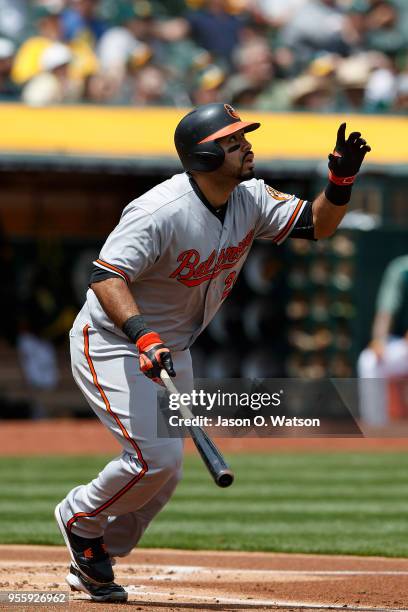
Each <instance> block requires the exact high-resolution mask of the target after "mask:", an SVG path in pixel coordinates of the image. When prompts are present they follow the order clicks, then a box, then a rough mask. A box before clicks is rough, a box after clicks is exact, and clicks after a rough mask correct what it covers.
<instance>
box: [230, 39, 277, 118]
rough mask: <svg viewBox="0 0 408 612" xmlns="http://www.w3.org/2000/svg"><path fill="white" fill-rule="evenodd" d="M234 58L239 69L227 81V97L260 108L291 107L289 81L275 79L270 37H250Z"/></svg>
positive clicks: (236, 102)
mask: <svg viewBox="0 0 408 612" xmlns="http://www.w3.org/2000/svg"><path fill="white" fill-rule="evenodd" d="M233 58H234V64H235V65H236V67H237V72H236V73H235V74H233V75H232V76H231V77H230V78H229V79H228V81H227V83H226V84H225V88H224V92H223V93H224V96H225V98H226V99H228V100H230V102H231V103H232V102H233V103H234V104H238V102H239V103H240V105H242V106H244V105H245V106H246V107H251V108H257V109H260V110H269V111H283V110H288V108H289V97H288V84H287V83H286V82H283V81H280V80H277V79H275V67H274V62H273V55H272V52H271V50H270V48H269V45H268V43H267V42H266V40H264V39H263V38H260V37H258V38H254V39H250V40H249V41H248V42H247V43H244V44H242V45H240V46H239V47H238V48H237V50H236V51H235V53H234V56H233Z"/></svg>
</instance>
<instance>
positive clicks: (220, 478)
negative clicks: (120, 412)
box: [160, 370, 234, 488]
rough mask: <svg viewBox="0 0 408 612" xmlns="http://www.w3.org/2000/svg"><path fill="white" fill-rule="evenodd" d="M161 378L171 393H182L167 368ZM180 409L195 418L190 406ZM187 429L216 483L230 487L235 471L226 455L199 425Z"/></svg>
mask: <svg viewBox="0 0 408 612" xmlns="http://www.w3.org/2000/svg"><path fill="white" fill-rule="evenodd" d="M160 378H161V379H162V381H163V383H164V385H165V387H166V389H167V392H168V393H169V394H170V393H175V394H177V395H180V393H179V392H178V391H177V388H176V386H175V384H174V383H173V381H172V380H171V378H170V376H169V375H168V374H167V372H166V370H162V371H161V373H160ZM179 410H180V413H181V416H182V417H183V419H193V418H194V414H193V413H192V412H191V410H190V408H188V406H183V405H180V407H179ZM187 429H188V430H189V432H190V436H191V437H192V439H193V442H194V444H195V445H196V448H197V450H198V452H199V453H200V455H201V458H202V460H203V461H204V463H205V465H206V467H207V469H208V471H209V472H210V474H211V476H212V477H213V478H214V481H215V484H216V485H218V486H219V487H223V488H225V487H229V486H230V485H231V484H232V483H233V481H234V473H233V472H232V471H231V470H230V468H229V467H228V465H227V463H226V462H225V459H224V457H223V456H222V454H221V453H220V451H219V450H218V448H217V447H216V446H215V444H214V442H213V441H212V440H211V438H210V436H208V435H207V434H206V433H205V431H204V430H203V429H202V428H201V427H199V426H198V425H189V426H187Z"/></svg>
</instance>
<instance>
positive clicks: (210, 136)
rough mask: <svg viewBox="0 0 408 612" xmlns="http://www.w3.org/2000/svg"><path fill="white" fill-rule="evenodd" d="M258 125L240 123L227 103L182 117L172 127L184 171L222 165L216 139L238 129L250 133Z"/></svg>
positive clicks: (215, 167) (209, 105)
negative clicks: (175, 125) (174, 128)
mask: <svg viewBox="0 0 408 612" xmlns="http://www.w3.org/2000/svg"><path fill="white" fill-rule="evenodd" d="M260 125H261V124H260V123H254V122H248V121H241V118H240V117H239V115H238V114H237V113H236V111H235V110H234V109H233V108H232V106H230V105H229V104H218V103H214V104H204V105H203V106H198V107H197V108H195V109H194V110H193V111H191V112H190V113H188V114H187V115H185V117H183V119H182V120H181V121H180V123H179V124H178V126H177V127H176V131H175V133H174V144H175V145H176V149H177V153H178V155H179V157H180V160H181V163H182V164H183V167H184V170H187V171H189V170H197V171H199V172H211V171H213V170H217V169H218V168H219V167H220V166H222V164H223V162H224V157H225V153H224V151H223V149H222V147H221V146H220V145H219V144H218V142H217V139H218V138H223V137H224V136H229V135H230V134H233V133H234V132H237V131H238V130H242V129H244V130H245V132H252V130H256V129H258V128H259V126H260Z"/></svg>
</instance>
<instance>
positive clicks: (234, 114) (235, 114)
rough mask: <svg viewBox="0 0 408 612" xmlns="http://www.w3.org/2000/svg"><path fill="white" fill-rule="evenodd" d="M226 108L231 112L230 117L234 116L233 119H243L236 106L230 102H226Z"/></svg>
mask: <svg viewBox="0 0 408 612" xmlns="http://www.w3.org/2000/svg"><path fill="white" fill-rule="evenodd" d="M224 108H225V110H226V111H227V113H228V114H229V116H230V117H232V118H233V119H239V120H241V117H240V116H239V115H238V113H237V112H236V110H235V108H232V106H231V105H230V104H224Z"/></svg>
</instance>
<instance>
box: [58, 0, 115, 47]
mask: <svg viewBox="0 0 408 612" xmlns="http://www.w3.org/2000/svg"><path fill="white" fill-rule="evenodd" d="M98 9H99V0H70V5H69V7H68V8H67V9H66V10H65V11H64V12H63V14H62V29H63V35H64V40H66V41H68V42H71V41H73V40H76V39H79V40H85V41H86V42H87V43H88V45H90V46H91V47H95V44H96V42H97V41H98V40H99V39H100V38H101V36H102V34H103V33H104V32H105V31H106V30H107V28H108V24H107V23H106V22H105V21H104V20H103V19H101V18H100V17H98V15H97V12H98Z"/></svg>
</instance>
